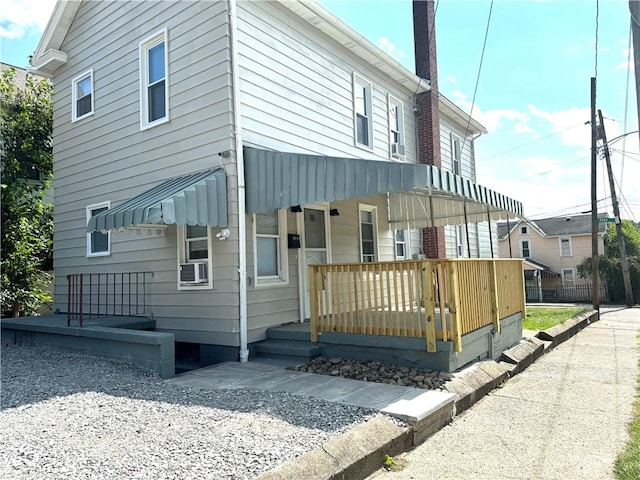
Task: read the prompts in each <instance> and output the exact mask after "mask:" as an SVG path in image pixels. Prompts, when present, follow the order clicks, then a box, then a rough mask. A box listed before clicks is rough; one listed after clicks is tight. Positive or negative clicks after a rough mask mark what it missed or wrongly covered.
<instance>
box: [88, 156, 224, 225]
mask: <svg viewBox="0 0 640 480" xmlns="http://www.w3.org/2000/svg"><path fill="white" fill-rule="evenodd" d="M146 224H153V225H171V224H176V225H199V226H203V227H204V226H209V227H215V226H220V227H224V226H226V225H227V179H226V175H225V172H224V168H223V167H217V168H214V169H210V170H206V171H202V172H198V173H194V174H191V175H186V176H183V177H176V178H172V179H171V180H167V181H166V182H163V183H161V184H160V185H156V186H155V187H153V188H152V189H150V190H147V191H146V192H144V193H141V194H140V195H138V196H137V197H134V198H132V199H131V200H127V201H126V202H124V203H123V204H121V205H118V206H117V207H115V208H111V209H109V210H106V211H104V212H101V213H99V214H98V215H96V216H94V217H92V218H90V219H89V222H88V223H87V232H88V233H91V232H96V231H98V232H99V231H104V230H117V229H120V228H127V227H135V226H137V225H146Z"/></svg>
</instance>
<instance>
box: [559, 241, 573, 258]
mask: <svg viewBox="0 0 640 480" xmlns="http://www.w3.org/2000/svg"><path fill="white" fill-rule="evenodd" d="M560 256H561V257H572V256H573V252H572V250H571V237H563V238H560Z"/></svg>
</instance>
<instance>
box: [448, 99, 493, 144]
mask: <svg viewBox="0 0 640 480" xmlns="http://www.w3.org/2000/svg"><path fill="white" fill-rule="evenodd" d="M438 105H439V107H440V112H442V113H444V114H445V115H446V116H447V117H449V118H451V119H452V120H453V121H455V122H456V123H457V124H458V125H460V126H461V127H462V129H463V130H465V131H467V133H468V134H469V135H478V134H480V133H487V129H486V128H484V126H482V125H481V124H480V122H478V121H477V120H474V119H473V118H472V117H470V116H469V115H468V114H467V113H466V112H465V111H464V110H462V109H461V108H460V107H458V106H457V105H456V104H455V103H453V102H452V101H451V100H449V99H448V98H447V97H445V96H444V95H443V94H442V93H439V98H438Z"/></svg>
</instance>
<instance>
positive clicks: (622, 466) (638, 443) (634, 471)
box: [613, 337, 640, 480]
mask: <svg viewBox="0 0 640 480" xmlns="http://www.w3.org/2000/svg"><path fill="white" fill-rule="evenodd" d="M639 338H640V337H639ZM638 368H640V364H638ZM627 428H628V432H629V440H628V441H627V444H626V445H625V447H624V451H623V452H622V453H620V454H619V455H618V458H617V459H616V463H615V465H614V467H613V473H614V475H615V477H616V479H618V480H635V479H638V478H640V378H638V384H637V386H636V399H635V402H634V403H633V417H632V419H631V423H630V424H629V426H628V427H627Z"/></svg>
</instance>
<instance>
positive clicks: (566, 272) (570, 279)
mask: <svg viewBox="0 0 640 480" xmlns="http://www.w3.org/2000/svg"><path fill="white" fill-rule="evenodd" d="M575 284H576V279H575V271H574V270H573V268H563V269H562V285H564V286H565V287H573V286H574V285H575Z"/></svg>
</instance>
